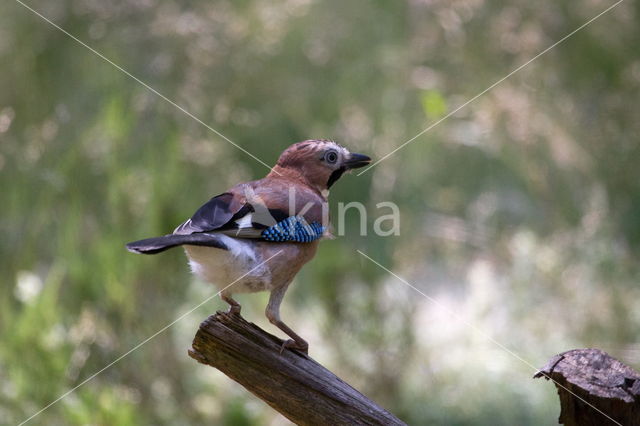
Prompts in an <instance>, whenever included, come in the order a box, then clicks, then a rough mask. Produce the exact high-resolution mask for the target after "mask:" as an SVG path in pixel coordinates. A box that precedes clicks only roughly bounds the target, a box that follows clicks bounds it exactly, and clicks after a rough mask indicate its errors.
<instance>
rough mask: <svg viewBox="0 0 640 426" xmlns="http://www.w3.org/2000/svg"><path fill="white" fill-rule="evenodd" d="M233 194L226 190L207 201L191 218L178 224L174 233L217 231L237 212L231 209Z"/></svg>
mask: <svg viewBox="0 0 640 426" xmlns="http://www.w3.org/2000/svg"><path fill="white" fill-rule="evenodd" d="M232 200H233V194H232V193H230V192H225V193H223V194H220V195H218V196H216V197H213V198H212V199H210V200H209V201H207V202H206V203H205V204H204V205H203V206H202V207H200V208H199V209H198V210H197V211H196V212H195V213H194V215H193V216H192V217H191V219H189V220H187V221H186V222H185V223H183V224H182V225H180V226H178V227H177V228H176V230H175V231H174V232H173V233H174V234H193V233H196V232H209V231H215V230H216V229H219V228H221V227H223V226H224V225H226V224H227V223H229V221H231V220H232V219H233V217H234V216H235V214H236V213H237V212H234V211H232V210H231V201H232Z"/></svg>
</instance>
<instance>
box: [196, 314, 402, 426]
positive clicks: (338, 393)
mask: <svg viewBox="0 0 640 426" xmlns="http://www.w3.org/2000/svg"><path fill="white" fill-rule="evenodd" d="M281 347H282V340H280V339H279V338H277V337H275V336H273V335H271V334H269V333H267V332H266V331H264V330H262V329H261V328H259V327H258V326H256V325H255V324H251V323H248V322H247V321H245V320H244V319H243V318H242V317H240V316H239V315H231V314H227V313H221V312H218V313H217V314H215V315H212V316H210V317H209V318H207V319H206V320H205V321H204V322H203V323H202V324H200V329H199V330H198V332H197V333H196V336H195V338H194V340H193V348H192V349H191V350H190V351H189V355H190V356H191V357H192V358H194V359H195V360H197V361H198V362H201V363H203V364H207V365H210V366H212V367H215V368H217V369H218V370H220V371H222V372H223V373H224V374H226V375H227V376H229V377H230V378H231V379H232V380H235V381H236V382H238V383H240V384H241V385H242V386H244V387H245V388H246V389H247V390H248V391H249V392H251V393H253V394H254V395H256V396H257V397H258V398H260V399H262V400H263V401H264V402H266V403H267V404H269V405H270V406H271V407H273V408H274V409H275V410H276V411H278V412H280V413H281V414H282V415H283V416H285V417H286V418H288V419H289V420H291V421H292V422H294V423H297V424H300V425H316V424H335V425H342V424H350V425H353V424H364V425H404V424H405V423H403V422H402V421H401V420H399V419H398V418H396V417H395V416H393V415H392V414H391V413H389V412H388V411H386V410H384V409H383V408H381V407H380V406H378V405H376V404H375V403H374V402H373V401H371V400H370V399H368V398H367V397H365V396H364V395H362V394H361V393H360V392H358V391H357V390H355V389H354V388H353V387H351V386H350V385H349V384H347V383H345V382H344V381H343V380H341V379H340V378H339V377H337V376H336V375H335V374H333V373H332V372H330V371H329V370H327V369H326V368H324V367H323V366H322V365H320V364H318V363H317V362H316V361H314V360H313V359H311V358H309V357H308V356H307V355H304V354H302V353H300V352H297V351H292V350H288V349H285V350H284V351H282V353H280V348H281Z"/></svg>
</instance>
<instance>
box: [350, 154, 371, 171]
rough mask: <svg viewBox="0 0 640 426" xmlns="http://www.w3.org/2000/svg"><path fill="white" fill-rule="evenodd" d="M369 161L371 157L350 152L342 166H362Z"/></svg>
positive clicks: (355, 167)
mask: <svg viewBox="0 0 640 426" xmlns="http://www.w3.org/2000/svg"><path fill="white" fill-rule="evenodd" d="M369 163H371V158H369V157H367V156H366V155H362V154H356V153H354V152H352V153H351V154H349V157H347V161H345V162H344V166H345V167H346V168H347V169H357V168H360V167H364V166H366V165H367V164H369Z"/></svg>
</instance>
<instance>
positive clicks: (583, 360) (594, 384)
mask: <svg viewBox="0 0 640 426" xmlns="http://www.w3.org/2000/svg"><path fill="white" fill-rule="evenodd" d="M534 377H535V378H538V377H545V378H547V379H551V380H553V381H554V383H555V384H556V388H557V389H558V395H559V397H560V418H559V419H558V422H559V423H562V424H563V425H565V426H578V425H580V426H592V425H593V426H596V425H598V426H599V425H607V424H611V425H614V424H620V425H624V426H640V374H638V372H636V371H635V370H633V369H632V368H631V367H628V366H626V365H624V364H623V363H621V362H620V361H618V360H617V359H615V358H612V357H611V356H609V355H608V354H606V353H605V352H603V351H601V350H599V349H574V350H572V351H568V352H564V353H561V354H560V355H556V356H554V357H553V358H551V360H549V362H548V363H547V365H546V366H544V367H543V368H542V370H540V372H538V373H537V374H536V375H535V376H534Z"/></svg>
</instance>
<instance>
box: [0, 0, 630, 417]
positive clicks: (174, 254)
mask: <svg viewBox="0 0 640 426" xmlns="http://www.w3.org/2000/svg"><path fill="white" fill-rule="evenodd" d="M28 4H29V5H30V6H31V7H33V8H35V9H36V10H38V11H39V12H40V13H42V14H43V15H44V16H46V17H48V18H49V19H51V20H52V21H54V22H55V23H56V24H58V25H60V26H61V27H62V28H64V29H65V30H68V31H69V32H71V33H72V34H74V35H75V36H77V37H78V38H79V39H81V40H83V41H84V42H86V43H87V44H89V45H90V46H92V47H93V48H95V49H96V50H97V51H99V52H101V53H102V54H104V55H105V56H106V57H108V58H109V59H111V60H113V61H114V62H115V63H116V64H118V65H119V66H121V67H123V68H124V69H126V70H127V71H129V72H130V73H132V74H133V75H135V76H136V77H138V78H140V79H141V80H143V81H144V82H146V83H147V84H149V85H151V86H152V87H154V88H155V89H157V90H158V91H159V92H161V93H162V94H163V95H165V96H167V97H168V98H170V99H172V100H174V101H175V102H177V103H178V104H180V105H181V106H183V107H184V108H185V109H187V110H188V111H190V112H191V113H193V114H194V115H196V116H197V117H199V118H200V119H202V120H203V121H204V122H206V123H207V124H208V125H210V126H212V127H213V128H215V129H217V130H219V131H220V132H222V133H223V134H224V135H226V136H228V137H229V138H230V139H231V140H233V141H235V142H236V143H238V144H239V145H241V146H242V147H243V148H245V149H246V150H248V151H250V152H251V153H253V154H254V155H256V156H257V157H259V158H260V159H263V160H264V161H265V162H267V163H268V164H273V163H274V162H275V161H276V159H277V157H278V154H279V153H280V152H281V151H282V150H283V149H284V148H285V147H286V146H288V145H289V144H291V143H293V142H296V141H300V140H304V139H309V138H333V139H335V140H337V141H339V142H340V143H342V144H343V145H345V146H347V147H348V148H349V149H351V150H353V151H356V152H363V153H367V154H369V155H371V156H372V157H374V158H380V157H382V156H383V155H385V154H387V153H389V152H390V151H392V150H393V149H394V148H395V147H396V146H398V145H400V144H401V143H403V142H405V141H406V140H408V139H409V138H411V137H413V136H414V135H415V134H417V133H418V132H420V131H421V130H422V129H424V128H426V127H427V126H428V125H429V124H431V123H433V122H435V121H437V120H438V119H440V118H442V117H443V116H445V115H446V114H447V113H449V112H451V111H452V110H454V109H455V108H457V107H458V106H459V105H461V104H463V103H464V102H466V101H467V100H468V99H470V98H472V97H473V96H475V95H476V94H477V93H479V92H481V91H482V90H484V89H485V88H487V87H488V86H489V85H491V84H492V83H493V82H495V81H497V80H498V79H500V78H502V77H503V76H505V75H506V74H507V73H509V72H510V71H512V70H513V69H515V68H516V67H518V66H519V65H521V64H523V63H524V62H526V61H527V60H529V59H530V58H532V57H534V56H535V55H536V54H537V53H539V52H541V51H542V50H544V49H545V48H547V47H548V46H550V45H551V44H553V43H554V42H555V41H557V40H559V39H560V38H562V37H563V36H565V35H566V34H568V33H569V32H571V31H572V30H574V29H575V28H577V27H578V26H580V25H582V24H583V23H585V22H586V21H588V20H589V19H591V18H592V17H594V16H595V15H597V14H598V13H600V12H601V11H602V10H604V9H605V8H607V7H608V6H610V5H611V4H613V1H609V0H607V1H604V0H586V1H581V2H569V1H559V2H558V1H544V2H530V1H525V0H513V1H510V2H503V1H494V2H489V1H483V0H456V1H446V0H432V1H419V0H412V1H407V2H386V3H383V2H369V1H364V0H356V1H351V2H338V1H328V2H321V1H319V0H287V1H275V2H268V3H267V2H260V1H252V0H244V1H231V0H227V1H213V2H211V1H204V0H192V1H189V2H178V1H162V2H160V1H157V0H121V1H114V0H100V1H98V0H64V1H63V0H60V1H55V2H51V1H49V2H46V1H42V0H31V1H29V3H28ZM638 5H639V3H638V2H637V1H632V0H627V1H624V2H622V3H621V4H620V5H618V6H617V7H616V8H614V9H613V10H612V11H610V12H609V13H607V14H606V15H604V16H602V17H601V18H599V19H598V20H597V21H595V22H594V23H593V24H591V25H589V26H588V27H587V28H585V29H584V30H582V31H580V32H578V33H577V34H575V35H574V36H573V37H571V38H570V39H568V40H567V41H566V42H564V43H562V44H561V45H559V46H558V47H556V48H555V49H553V50H551V51H550V52H549V53H547V54H545V55H544V56H542V57H540V58H539V59H537V60H536V61H534V62H533V63H531V64H529V65H528V66H526V67H525V68H524V69H523V70H522V71H520V72H519V73H517V74H516V75H514V76H512V77H511V78H509V79H508V80H506V81H504V82H503V83H501V84H500V85H498V86H497V87H495V88H494V89H493V90H491V91H490V92H488V93H487V94H485V95H484V96H482V97H480V98H479V99H477V100H476V101H475V102H473V103H472V104H470V105H468V106H467V107H466V108H464V109H462V110H461V111H459V112H458V113H456V114H455V115H454V116H452V117H451V118H448V119H447V120H446V121H444V122H442V123H441V124H439V125H438V126H436V127H435V128H433V129H432V130H431V131H429V132H427V133H426V134H424V135H423V136H421V137H420V138H418V139H416V140H415V141H414V142H413V143H411V144H409V145H408V146H406V147H405V148H404V149H402V150H400V151H398V152H397V153H396V154H395V155H393V156H391V157H389V158H388V159H387V160H385V161H383V162H382V163H380V164H379V165H378V166H376V167H375V168H373V169H371V170H370V171H368V172H367V173H365V174H363V175H362V176H355V175H349V176H345V177H344V178H342V179H341V181H340V182H339V183H338V184H336V185H335V186H334V188H333V189H332V194H331V201H332V204H333V208H334V209H335V206H336V203H337V202H339V201H343V202H348V201H360V202H362V203H365V205H367V206H368V212H367V230H368V235H366V236H360V235H359V217H358V214H357V212H356V210H355V209H352V210H350V211H349V212H348V214H347V224H346V235H344V236H341V237H340V238H338V239H335V240H331V241H326V242H324V243H323V244H321V246H320V250H319V253H318V256H317V257H316V259H314V261H313V262H312V263H310V264H309V265H307V266H306V267H305V268H304V269H303V271H302V273H301V274H300V275H299V276H298V277H297V279H296V281H295V283H294V285H293V286H292V288H291V289H290V290H289V292H288V294H287V296H286V298H285V301H284V303H283V311H282V315H283V318H284V319H285V321H287V323H289V324H290V325H291V326H292V327H293V328H294V329H295V330H296V331H299V332H300V334H301V335H302V336H304V337H305V338H307V339H308V340H309V342H310V354H311V355H312V356H313V357H314V358H316V359H318V360H319V361H320V362H322V363H323V364H324V365H326V366H327V367H328V368H329V369H331V370H333V371H334V372H336V373H337V374H338V375H339V376H341V377H342V378H344V379H345V380H346V381H348V382H349V383H351V384H353V385H354V386H355V387H356V388H358V389H359V390H361V391H362V392H363V393H365V394H366V395H368V396H370V397H371V398H373V399H374V400H375V401H377V402H378V403H380V404H381V405H383V406H384V407H385V408H387V409H389V410H390V411H392V412H393V413H395V414H396V415H397V416H399V417H400V418H402V419H403V420H405V421H406V422H408V423H410V424H452V425H513V424H520V425H539V424H555V423H556V421H557V417H558V414H559V404H558V401H557V395H556V392H555V389H554V387H553V385H552V384H551V383H549V382H545V381H542V380H536V381H534V380H532V378H531V377H532V376H533V374H534V373H535V371H534V369H533V368H532V367H531V366H534V367H541V366H542V365H544V364H545V362H546V361H547V360H548V359H549V358H550V357H551V356H553V355H554V354H556V353H559V352H562V351H565V350H568V349H573V348H580V347H598V348H601V349H603V350H605V351H608V352H609V353H610V354H611V355H613V356H615V357H618V358H619V359H621V360H622V361H624V362H626V363H627V364H629V365H630V366H632V367H634V368H636V369H638V368H640V332H639V331H638V330H640V306H639V301H640V289H639V287H638V281H639V279H640V265H639V264H638V261H637V260H638V254H639V253H640V166H639V161H638V160H640V141H639V140H638V135H639V134H640V120H639V119H638V117H639V116H640V108H639V107H638V99H639V98H640V90H639V89H640V56H639V54H638V53H639V52H638V48H637V47H638V45H639V43H640V26H639V25H638V21H639V19H638ZM0 76H1V77H2V78H1V79H0V179H1V190H0V206H2V207H1V212H2V213H1V215H0V229H1V232H2V238H1V239H0V267H1V271H2V274H1V278H0V279H1V280H2V285H1V286H0V294H1V297H0V336H1V337H0V339H1V340H0V342H1V343H0V418H1V419H3V420H2V423H5V422H6V424H16V423H19V422H21V421H23V420H25V419H26V418H27V417H29V416H30V415H32V414H33V413H35V412H36V411H38V410H39V409H40V408H42V407H43V406H45V405H46V404H48V403H49V402H51V401H53V400H54V399H56V398H57V397H58V396H60V395H61V394H63V393H64V392H65V391H67V390H68V389H71V388H72V387H74V386H75V385H77V384H79V383H80V382H81V381H82V380H84V379H85V378H87V377H89V376H90V375H92V374H93V373H95V372H96V371H98V370H100V369H101V368H103V367H104V366H105V365H107V364H109V363H110V362H111V361H113V360H115V359H116V358H118V357H119V356H120V355H122V354H123V353H125V352H127V351H128V350H129V349H131V348H132V347H134V346H135V345H137V344H138V343H140V342H141V341H143V340H144V339H146V338H147V337H149V336H150V335H152V334H153V333H155V332H157V331H158V330H160V329H161V328H162V327H164V326H165V325H167V324H169V323H170V322H171V321H173V320H174V319H175V318H177V317H178V316H180V315H181V314H183V313H184V312H186V311H188V310H189V309H191V308H192V307H193V306H195V305H197V304H198V303H200V302H201V301H202V300H204V299H205V298H207V297H209V296H210V295H211V294H213V292H214V291H215V290H214V288H213V287H212V286H210V285H207V284H205V283H203V282H200V281H198V280H197V279H195V278H193V277H192V276H191V275H190V273H189V270H188V266H187V264H186V260H185V257H184V255H183V253H182V252H181V251H180V250H172V251H169V252H165V253H162V254H160V255H157V256H153V257H143V256H135V255H133V254H131V253H128V252H127V251H126V250H125V249H124V244H125V243H126V242H128V241H131V240H135V239H140V238H144V237H149V236H154V235H159V234H164V233H167V232H170V231H172V230H173V229H174V227H175V226H176V225H177V224H179V223H181V222H182V221H183V220H184V219H186V218H187V217H189V216H190V215H191V214H192V213H193V212H194V211H195V209H197V208H198V207H199V206H200V205H201V204H202V203H203V202H204V201H206V200H207V199H208V198H209V197H211V196H213V195H216V194H219V193H220V192H223V191H224V190H225V189H226V188H228V187H229V186H231V185H233V184H235V183H236V182H238V181H242V180H250V179H255V178H259V177H261V176H263V175H264V174H265V173H266V172H267V169H266V168H265V167H264V166H262V165H261V164H259V163H258V162H256V161H255V160H253V159H252V158H250V157H248V156H247V155H246V154H244V153H242V152H241V151H239V150H238V149H236V148H234V147H233V146H232V145H231V144H229V143H227V142H225V141H224V140H222V139H221V138H220V137H218V136H217V135H215V134H214V133H212V132H211V131H209V130H208V129H207V128H206V127H204V126H203V125H201V124H199V123H198V122H196V121H195V120H193V119H192V118H190V117H188V116H187V115H185V114H184V113H183V112H181V111H179V110H178V109H176V108H175V107H173V106H172V105H170V104H168V103H167V102H165V101H164V100H162V99H161V98H160V97H158V96H156V95H155V94H153V93H151V92H150V91H149V90H147V89H146V88H144V87H143V86H142V85H141V84H139V83H137V82H136V81H134V80H132V79H131V78H129V77H127V76H126V75H125V74H123V73H122V72H120V71H119V70H117V69H116V68H114V67H113V66H111V65H110V64H108V63H107V62H105V61H104V60H102V59H100V58H99V57H98V56H96V55H95V54H94V53H92V52H90V51H89V50H87V49H86V48H84V47H82V46H81V45H79V44H78V43H76V42H75V41H73V40H72V39H70V38H69V37H68V36H66V35H65V34H63V33H62V32H61V31H59V30H57V29H55V28H54V27H52V26H51V25H50V24H48V23H46V22H45V21H43V20H42V19H41V18H39V17H37V16H36V15H34V14H33V13H32V12H30V11H29V10H27V9H26V8H24V7H23V6H21V5H20V4H19V3H17V2H14V1H13V0H8V1H6V2H4V4H3V12H2V14H1V15H0ZM382 201H392V202H395V203H397V204H398V206H399V207H400V210H401V229H400V235H399V236H390V237H379V236H376V235H375V234H374V233H373V227H372V225H373V223H374V221H375V220H376V219H377V218H378V217H379V216H380V215H381V214H388V213H389V212H388V210H380V209H377V208H376V204H377V203H379V202H382ZM356 249H359V250H361V251H363V252H364V253H366V254H367V255H369V256H371V257H372V258H374V259H375V260H376V261H378V262H380V263H381V264H383V265H385V266H386V267H388V268H390V269H391V270H393V271H394V272H395V273H397V274H399V275H400V276H401V277H403V278H404V279H406V280H408V281H409V282H410V283H412V284H413V285H415V286H416V287H417V288H419V289H420V290H421V291H422V292H424V293H425V294H427V295H428V296H429V297H432V298H434V299H435V300H437V301H438V302H439V304H440V306H438V305H435V304H434V303H432V302H431V301H430V300H428V299H427V298H425V297H422V296H420V295H419V294H418V293H416V292H415V291H414V290H412V289H411V288H409V287H407V286H406V285H405V284H403V283H402V282H401V281H399V280H397V279H395V278H393V277H392V276H390V275H389V274H388V273H387V272H385V271H384V270H382V269H380V268H379V267H378V266H376V265H375V264H373V263H371V262H370V261H368V260H366V259H365V258H364V257H362V256H360V255H358V254H357V253H356ZM238 300H239V301H240V303H241V304H242V305H243V315H244V316H245V317H246V318H247V319H249V320H250V321H254V322H256V323H257V324H259V325H260V326H262V327H263V328H265V329H267V330H269V331H271V332H272V333H275V334H277V335H282V333H280V332H279V331H278V330H277V329H275V328H274V327H272V326H271V325H270V324H269V323H268V321H267V320H266V319H265V318H264V315H263V311H264V306H265V304H266V301H267V294H254V295H241V296H239V298H238ZM219 309H226V305H225V304H224V303H223V302H222V301H221V300H220V299H219V298H216V299H215V300H214V301H212V302H210V303H208V304H206V305H205V306H202V307H201V308H199V309H197V310H196V311H195V312H193V313H192V314H190V315H188V316H187V317H186V318H184V319H183V320H181V321H180V322H178V323H177V324H176V325H175V326H173V327H171V328H169V329H168V330H166V331H165V332H163V333H161V334H160V335H158V336H157V337H155V338H154V339H152V340H151V341H149V342H148V343H146V344H145V345H144V346H142V347H141V348H140V349H138V350H136V351H135V352H133V353H131V354H130V355H129V356H127V357H126V358H124V359H122V360H121V361H120V362H118V363H117V364H115V365H114V366H112V367H111V368H109V369H107V370H106V371H104V372H103V373H102V374H100V375H98V376H97V377H95V378H94V379H93V380H91V381H89V382H88V383H87V384H85V385H84V386H82V387H80V388H79V389H78V390H76V391H75V392H73V393H72V394H70V395H69V396H67V397H66V398H64V399H63V400H61V401H60V402H59V403H57V404H55V405H54V406H52V407H50V408H49V409H47V410H46V411H44V412H43V413H41V414H40V415H39V416H38V417H36V418H34V419H33V420H32V421H31V422H30V424H47V425H63V424H64V425H81V424H96V425H137V424H167V425H185V424H194V425H196V424H227V425H262V424H271V425H281V424H288V422H287V421H286V419H284V418H283V417H281V416H280V415H278V414H277V413H275V412H274V411H273V410H271V409H270V408H269V407H268V406H266V405H265V404H264V403H262V402H261V401H259V400H257V399H256V398H254V397H253V396H251V395H249V394H248V393H247V392H246V391H244V389H243V388H241V387H240V386H239V385H237V384H235V383H234V382H232V381H231V380H229V379H227V378H226V377H225V376H223V375H222V374H221V373H219V372H218V371H216V370H214V369H212V368H208V367H205V366H202V365H199V364H197V363H196V362H195V361H193V360H192V359H191V358H189V357H188V356H187V349H188V348H189V347H190V344H191V340H192V338H193V335H194V334H195V331H196V329H197V327H198V324H199V323H200V321H202V320H203V319H204V318H206V317H207V316H208V315H209V314H211V313H213V312H214V311H215V310H219ZM449 311H453V312H455V314H456V315H451V313H450V312H449ZM467 323H471V324H473V325H474V326H475V327H476V329H473V328H470V327H469V326H468V325H467ZM487 336H489V337H491V338H493V339H495V340H496V341H498V342H500V343H501V344H503V345H504V346H505V347H507V348H509V350H511V351H513V352H514V353H516V354H517V355H518V356H520V357H522V358H523V359H524V360H526V361H527V362H528V363H530V365H527V364H526V363H523V362H522V361H520V360H518V359H516V358H515V357H514V356H512V355H510V354H508V353H507V352H505V351H504V350H503V349H501V348H500V347H498V346H497V345H495V344H494V343H492V342H491V341H490V340H489V339H488V338H487Z"/></svg>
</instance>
